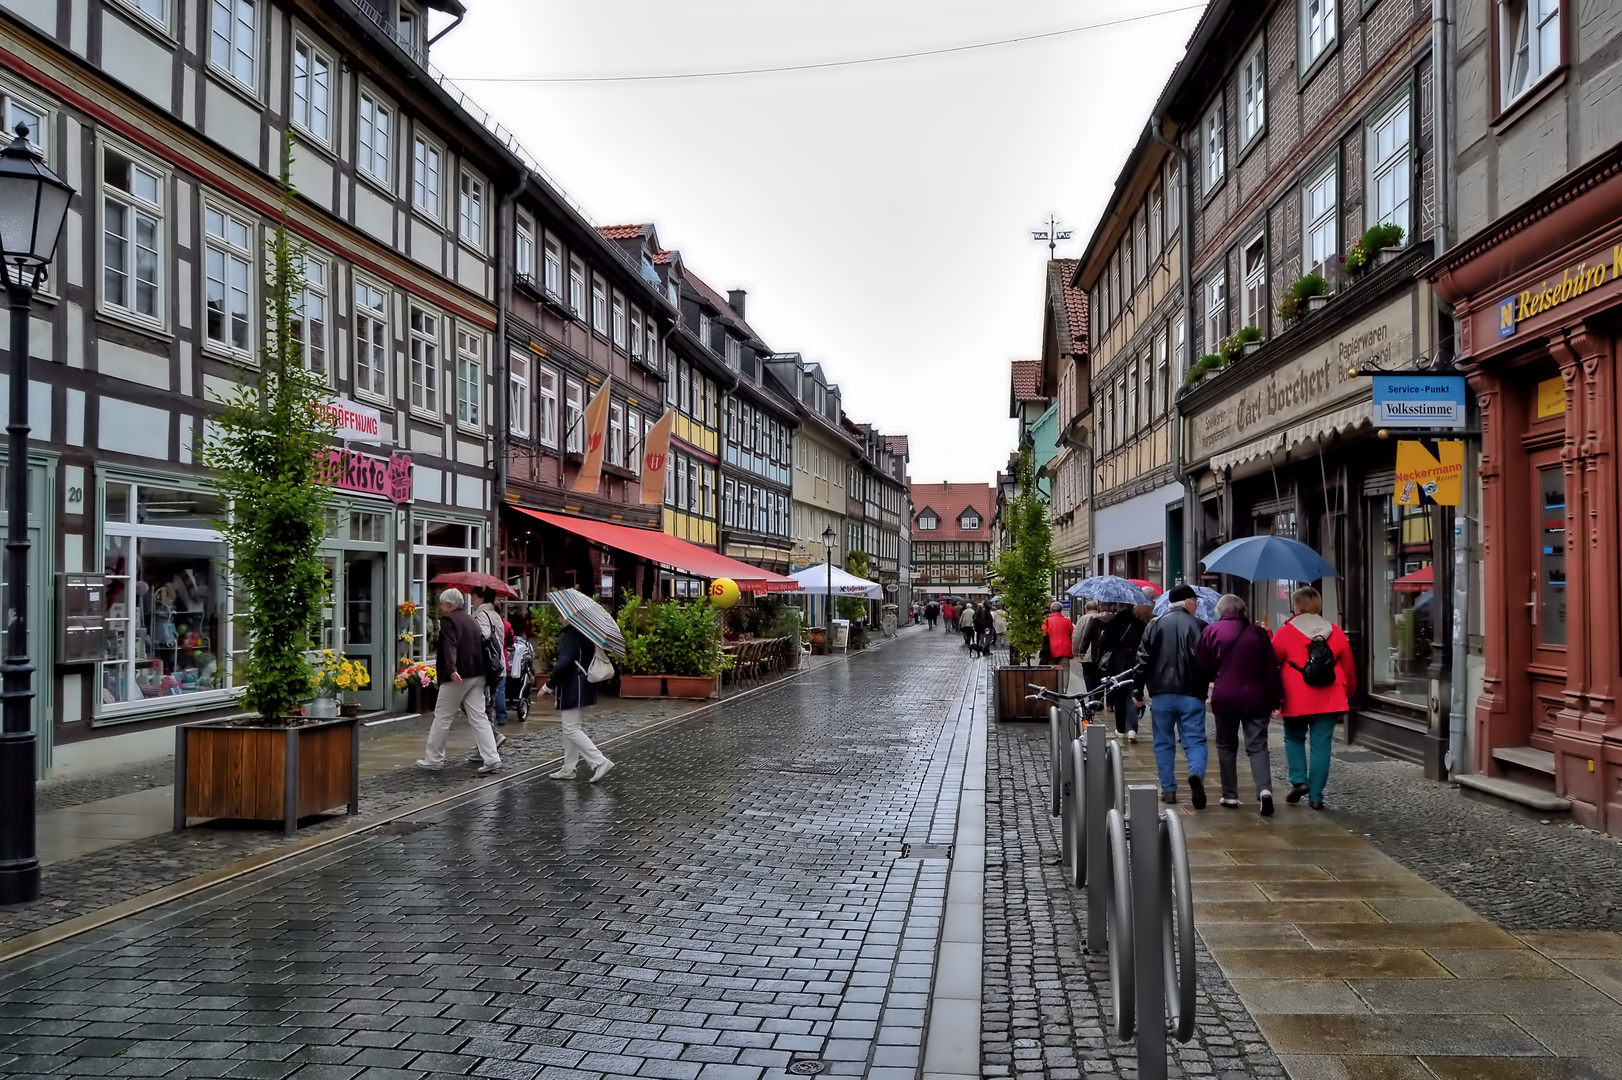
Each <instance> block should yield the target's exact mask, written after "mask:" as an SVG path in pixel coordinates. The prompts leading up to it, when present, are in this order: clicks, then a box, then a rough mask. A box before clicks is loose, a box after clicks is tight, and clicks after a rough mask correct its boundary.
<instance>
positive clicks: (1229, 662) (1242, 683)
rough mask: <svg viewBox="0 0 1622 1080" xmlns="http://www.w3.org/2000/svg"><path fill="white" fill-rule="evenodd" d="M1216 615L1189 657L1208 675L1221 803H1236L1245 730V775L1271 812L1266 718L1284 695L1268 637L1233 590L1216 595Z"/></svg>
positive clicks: (1264, 810)
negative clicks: (1247, 769)
mask: <svg viewBox="0 0 1622 1080" xmlns="http://www.w3.org/2000/svg"><path fill="white" fill-rule="evenodd" d="M1216 610H1217V621H1216V622H1214V623H1212V624H1211V625H1210V626H1207V627H1206V628H1205V630H1204V631H1203V632H1201V634H1200V643H1199V646H1198V647H1197V648H1196V649H1195V650H1194V660H1195V662H1196V663H1197V664H1199V666H1200V671H1201V672H1202V673H1203V674H1204V675H1205V677H1206V678H1207V679H1209V680H1212V681H1211V712H1212V714H1213V715H1214V716H1215V717H1216V745H1217V768H1218V770H1219V771H1220V772H1221V775H1222V805H1223V806H1226V807H1228V808H1229V809H1234V808H1236V807H1238V805H1239V763H1238V753H1239V733H1240V732H1241V731H1243V732H1244V736H1245V754H1246V756H1247V757H1249V759H1250V777H1251V779H1252V780H1254V781H1255V782H1256V798H1257V801H1259V802H1260V803H1261V809H1262V817H1272V816H1273V760H1272V756H1271V755H1270V754H1269V753H1268V750H1267V724H1268V720H1269V719H1270V718H1271V717H1272V714H1273V710H1274V709H1277V708H1278V707H1279V705H1280V703H1281V702H1282V701H1283V700H1284V688H1283V685H1282V684H1281V683H1280V681H1279V674H1278V661H1277V660H1276V659H1275V658H1274V656H1273V639H1272V637H1270V636H1269V635H1268V633H1267V629H1266V627H1262V626H1257V625H1256V624H1255V623H1253V622H1251V621H1250V613H1249V611H1248V610H1247V608H1246V606H1245V602H1244V600H1243V599H1241V598H1240V597H1237V596H1234V595H1233V594H1232V593H1230V594H1228V595H1227V596H1224V597H1222V598H1221V599H1220V600H1218V601H1217V606H1216Z"/></svg>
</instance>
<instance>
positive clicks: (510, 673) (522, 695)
mask: <svg viewBox="0 0 1622 1080" xmlns="http://www.w3.org/2000/svg"><path fill="white" fill-rule="evenodd" d="M534 696H535V648H534V646H532V645H530V643H529V639H528V638H525V637H515V638H513V643H512V651H511V653H510V654H509V655H508V657H507V707H508V708H509V709H511V710H512V711H513V712H515V713H517V714H518V722H519V723H523V722H524V721H525V720H528V719H529V699H530V698H532V697H534Z"/></svg>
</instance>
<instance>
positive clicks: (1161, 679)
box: [1132, 585, 1209, 810]
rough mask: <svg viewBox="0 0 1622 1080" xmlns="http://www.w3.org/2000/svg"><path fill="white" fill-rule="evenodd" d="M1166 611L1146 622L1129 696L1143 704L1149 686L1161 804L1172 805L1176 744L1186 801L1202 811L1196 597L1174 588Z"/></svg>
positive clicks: (1202, 688)
mask: <svg viewBox="0 0 1622 1080" xmlns="http://www.w3.org/2000/svg"><path fill="white" fill-rule="evenodd" d="M1166 599H1167V601H1168V602H1169V603H1170V604H1171V609H1170V610H1169V611H1167V612H1166V614H1164V615H1162V616H1160V618H1158V619H1156V620H1155V621H1154V622H1152V623H1150V624H1149V628H1148V629H1147V630H1145V631H1144V633H1143V644H1142V645H1140V646H1138V666H1137V668H1136V669H1135V670H1134V671H1133V673H1132V675H1133V686H1134V688H1135V694H1134V696H1135V697H1136V698H1137V700H1138V702H1139V703H1140V705H1141V703H1142V701H1143V692H1144V689H1145V687H1147V688H1148V691H1149V696H1150V699H1151V703H1152V704H1151V710H1152V714H1153V722H1154V735H1155V770H1156V771H1157V772H1158V773H1159V774H1160V801H1161V802H1166V803H1174V802H1176V801H1177V743H1178V742H1179V741H1181V742H1182V744H1183V755H1184V756H1185V757H1186V758H1187V759H1188V787H1189V800H1190V801H1191V802H1192V803H1193V804H1194V809H1196V810H1204V809H1205V765H1206V749H1205V693H1206V690H1207V689H1208V688H1209V683H1207V682H1206V678H1205V674H1204V672H1203V671H1202V670H1201V669H1200V666H1199V664H1198V663H1196V662H1195V659H1194V651H1195V649H1197V648H1198V647H1199V644H1200V634H1201V632H1203V631H1204V629H1205V624H1204V623H1202V622H1200V620H1199V619H1197V618H1196V617H1195V616H1194V610H1195V608H1197V607H1198V606H1199V599H1198V597H1197V596H1196V595H1195V592H1194V589H1193V587H1192V586H1189V585H1178V586H1176V587H1175V588H1173V589H1172V590H1171V592H1170V593H1169V594H1168V595H1167V597H1166Z"/></svg>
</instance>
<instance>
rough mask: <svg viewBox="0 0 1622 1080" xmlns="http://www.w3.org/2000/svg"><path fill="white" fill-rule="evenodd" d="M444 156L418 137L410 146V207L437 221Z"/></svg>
mask: <svg viewBox="0 0 1622 1080" xmlns="http://www.w3.org/2000/svg"><path fill="white" fill-rule="evenodd" d="M443 161H444V156H443V155H442V154H440V152H439V147H437V146H435V145H434V144H433V143H431V142H429V141H428V140H427V139H426V138H424V137H423V136H421V135H418V136H417V137H416V139H415V140H414V141H413V142H412V144H411V205H413V206H415V207H416V208H417V209H418V210H421V211H422V212H423V213H425V214H427V215H428V216H429V217H431V218H433V219H434V220H435V221H438V220H439V219H440V218H439V207H440V192H441V191H443V190H444V167H443V164H442V162H443Z"/></svg>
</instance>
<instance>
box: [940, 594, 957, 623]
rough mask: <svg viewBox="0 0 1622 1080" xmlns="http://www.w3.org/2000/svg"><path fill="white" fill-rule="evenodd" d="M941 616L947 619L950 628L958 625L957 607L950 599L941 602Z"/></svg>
mask: <svg viewBox="0 0 1622 1080" xmlns="http://www.w3.org/2000/svg"><path fill="white" fill-rule="evenodd" d="M941 618H942V619H944V620H945V621H946V628H947V629H948V630H950V629H952V628H953V627H955V626H956V625H957V607H956V605H954V604H953V603H952V602H951V601H950V600H946V601H943V602H942V603H941Z"/></svg>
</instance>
